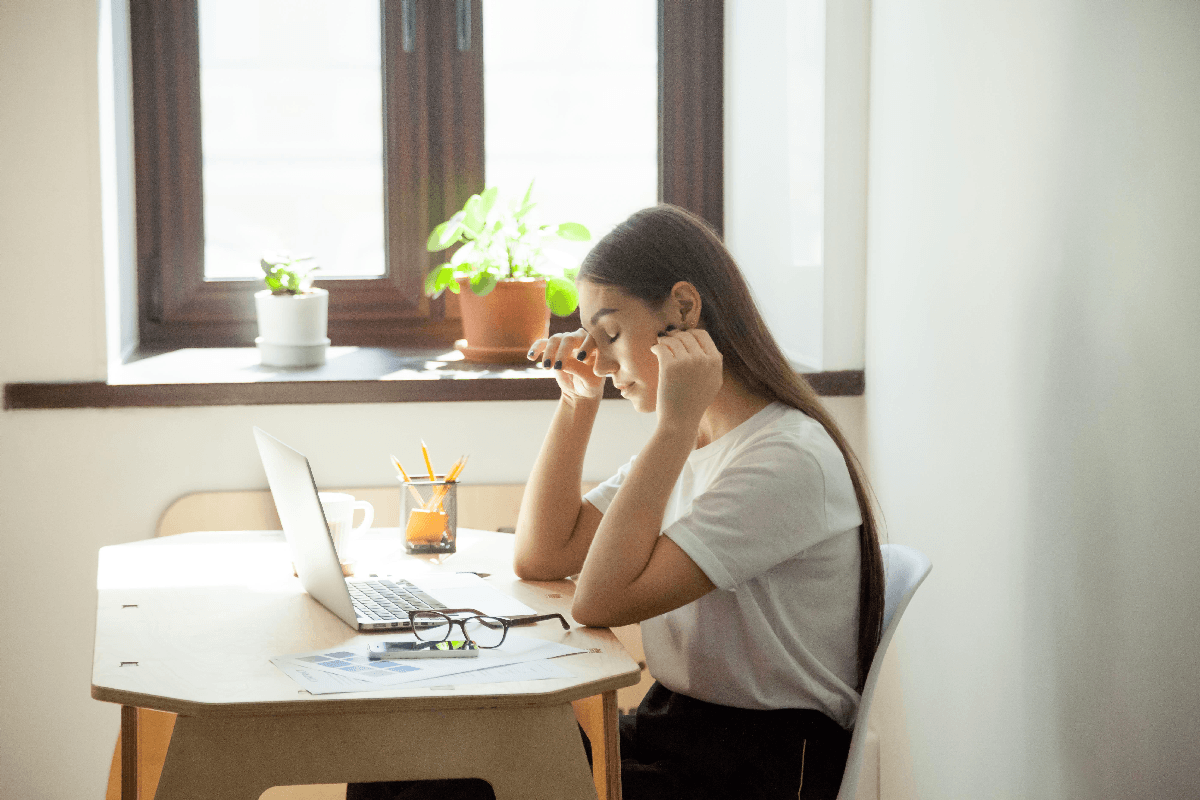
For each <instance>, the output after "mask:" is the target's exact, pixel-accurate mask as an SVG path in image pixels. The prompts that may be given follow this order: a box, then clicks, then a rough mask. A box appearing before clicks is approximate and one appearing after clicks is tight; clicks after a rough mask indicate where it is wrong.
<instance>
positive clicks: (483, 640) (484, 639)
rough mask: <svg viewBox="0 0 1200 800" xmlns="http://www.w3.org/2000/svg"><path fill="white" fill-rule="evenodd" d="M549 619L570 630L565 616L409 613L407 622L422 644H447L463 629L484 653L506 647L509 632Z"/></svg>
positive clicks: (450, 610) (468, 610)
mask: <svg viewBox="0 0 1200 800" xmlns="http://www.w3.org/2000/svg"><path fill="white" fill-rule="evenodd" d="M451 614H471V615H472V616H469V617H451V616H450V615H451ZM548 619H557V620H558V621H559V622H561V623H562V626H563V630H564V631H568V630H570V629H571V626H570V625H569V624H567V620H566V618H565V617H563V615H562V614H538V615H535V616H531V617H511V618H510V617H492V616H488V615H487V614H481V613H479V612H478V611H476V610H475V609H473V608H448V609H446V610H445V611H410V612H408V621H409V622H410V623H412V629H413V633H414V634H416V637H417V638H418V639H420V640H421V641H423V642H444V641H446V640H447V639H449V638H450V632H451V631H452V630H453V629H454V626H455V625H457V626H458V627H459V628H461V629H462V632H463V638H465V639H467V640H468V641H472V642H474V643H475V644H476V645H477V646H478V647H480V648H482V649H485V650H490V649H492V648H494V647H499V646H500V645H502V644H504V637H506V636H508V629H509V628H513V627H518V626H522V625H534V624H536V623H538V622H542V621H544V620H548Z"/></svg>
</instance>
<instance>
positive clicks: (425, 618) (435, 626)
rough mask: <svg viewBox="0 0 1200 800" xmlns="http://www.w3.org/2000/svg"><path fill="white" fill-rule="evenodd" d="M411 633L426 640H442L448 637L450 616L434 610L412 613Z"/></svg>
mask: <svg viewBox="0 0 1200 800" xmlns="http://www.w3.org/2000/svg"><path fill="white" fill-rule="evenodd" d="M412 621H413V633H415V634H416V636H417V638H418V639H421V640H423V641H426V642H442V641H445V640H446V639H448V638H449V637H450V618H449V617H447V616H446V615H445V614H439V613H437V612H436V611H420V612H418V613H416V614H413V615H412Z"/></svg>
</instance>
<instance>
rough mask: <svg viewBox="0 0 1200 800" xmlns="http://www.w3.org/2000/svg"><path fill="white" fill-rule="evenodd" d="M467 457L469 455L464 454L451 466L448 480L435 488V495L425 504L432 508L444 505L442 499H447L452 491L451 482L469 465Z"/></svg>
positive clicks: (447, 476)
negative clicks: (447, 495)
mask: <svg viewBox="0 0 1200 800" xmlns="http://www.w3.org/2000/svg"><path fill="white" fill-rule="evenodd" d="M467 458H469V456H463V457H462V458H460V459H459V460H458V461H456V462H454V466H453V467H451V468H450V472H449V474H448V475H446V480H445V481H443V482H442V483H441V484H439V485H438V487H437V489H436V490H434V493H433V497H431V498H430V499H429V503H428V504H427V505H426V506H425V507H426V508H428V509H430V510H432V509H434V508H439V509H440V508H441V507H442V500H444V499H445V497H446V494H447V493H448V492H449V491H450V484H451V483H454V481H455V480H456V479H457V478H458V476H459V475H460V474H462V471H463V467H465V466H466V465H467Z"/></svg>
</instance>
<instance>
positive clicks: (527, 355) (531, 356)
mask: <svg viewBox="0 0 1200 800" xmlns="http://www.w3.org/2000/svg"><path fill="white" fill-rule="evenodd" d="M525 357H526V358H533V351H532V350H530V351H529V352H528V353H526V354H525Z"/></svg>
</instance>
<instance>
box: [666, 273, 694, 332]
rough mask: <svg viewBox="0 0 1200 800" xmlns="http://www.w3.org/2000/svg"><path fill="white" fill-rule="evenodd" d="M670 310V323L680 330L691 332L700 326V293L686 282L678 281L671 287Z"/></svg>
mask: <svg viewBox="0 0 1200 800" xmlns="http://www.w3.org/2000/svg"><path fill="white" fill-rule="evenodd" d="M670 303H671V304H672V305H673V306H674V308H672V309H671V310H670V316H671V318H672V321H673V322H675V323H676V325H677V326H678V327H679V328H680V329H681V330H685V331H686V330H691V329H692V328H696V327H699V325H700V292H698V291H697V290H696V287H695V286H693V285H692V284H690V283H688V282H687V281H679V282H678V283H676V284H675V285H674V286H672V287H671V299H670Z"/></svg>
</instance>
